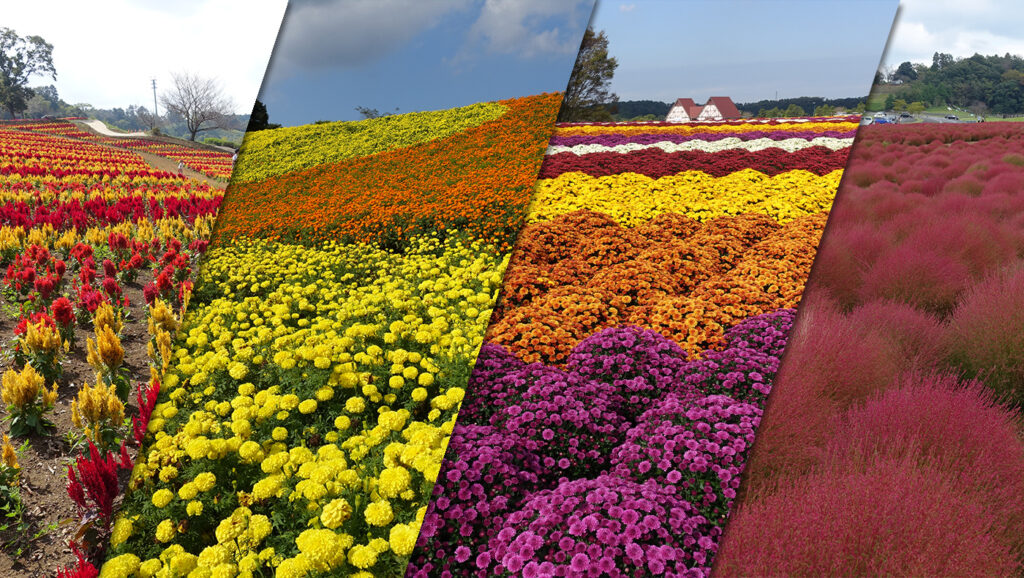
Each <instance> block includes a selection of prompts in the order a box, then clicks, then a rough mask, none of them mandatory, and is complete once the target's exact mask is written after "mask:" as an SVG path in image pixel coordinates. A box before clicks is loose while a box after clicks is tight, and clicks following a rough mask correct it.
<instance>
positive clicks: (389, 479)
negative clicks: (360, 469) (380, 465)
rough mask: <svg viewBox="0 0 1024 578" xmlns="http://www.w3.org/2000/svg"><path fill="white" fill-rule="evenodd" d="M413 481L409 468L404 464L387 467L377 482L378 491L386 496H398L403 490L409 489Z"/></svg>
mask: <svg viewBox="0 0 1024 578" xmlns="http://www.w3.org/2000/svg"><path fill="white" fill-rule="evenodd" d="M411 482H412V476H411V475H410V474H409V470H407V469H405V468H403V467H402V466H395V467H392V468H386V469H385V470H384V471H382V472H381V473H380V479H379V480H378V482H377V491H379V492H380V495H382V496H384V497H385V498H397V497H398V496H399V495H400V494H401V493H402V492H404V491H405V490H406V489H408V487H409V484H410V483H411Z"/></svg>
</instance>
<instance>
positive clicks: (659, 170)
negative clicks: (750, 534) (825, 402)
mask: <svg viewBox="0 0 1024 578" xmlns="http://www.w3.org/2000/svg"><path fill="white" fill-rule="evenodd" d="M856 127H857V119H856V118H853V117H843V118H833V119H798V120H792V121H785V122H783V121H769V122H761V121H748V122H725V123H722V122H718V123H688V124H668V123H619V124H614V123H612V124H575V125H574V124H570V125H560V126H559V127H558V128H557V129H556V131H555V135H554V137H553V138H552V139H551V141H550V145H551V146H550V148H549V149H548V155H547V157H546V158H545V162H544V165H543V168H542V169H541V173H540V174H541V179H540V180H539V181H538V182H537V184H536V195H535V197H534V201H533V203H532V204H531V206H530V210H529V214H528V222H529V224H528V225H527V226H526V227H525V228H524V230H523V232H522V234H521V235H520V236H519V239H518V241H517V243H516V247H515V251H514V253H513V257H512V260H511V264H510V266H509V269H508V272H507V274H506V276H505V280H504V286H503V289H502V292H501V297H500V301H499V304H498V306H497V308H496V310H495V313H494V315H493V317H492V320H491V325H490V327H489V328H488V330H487V334H486V343H485V344H484V346H483V348H482V350H481V354H480V358H479V360H478V362H477V365H476V368H475V369H474V371H473V374H472V375H471V377H470V381H469V386H468V388H467V393H466V399H465V401H464V403H463V408H462V411H461V414H460V416H459V421H458V424H457V425H456V426H455V428H454V430H453V433H452V436H451V442H450V445H449V451H448V454H447V457H446V460H445V463H444V466H443V467H442V468H441V470H440V474H439V478H438V483H437V484H436V485H435V486H434V491H433V492H434V493H433V499H432V500H431V503H430V507H429V508H428V510H427V513H426V516H425V518H424V520H423V522H422V532H421V533H420V537H419V541H418V547H417V550H416V552H415V553H414V554H413V556H412V560H411V563H410V565H409V569H408V574H407V575H410V576H417V577H419V576H424V577H425V576H487V575H492V574H496V575H513V576H598V575H600V576H630V577H632V576H661V575H664V576H704V575H706V574H707V573H708V571H709V568H710V566H711V563H712V560H713V558H714V556H715V552H716V550H717V548H718V542H719V538H720V536H721V534H722V530H723V526H724V524H725V520H726V518H727V516H728V513H729V508H730V505H731V503H732V501H733V499H734V498H735V497H736V495H737V489H738V487H739V483H740V474H741V473H742V471H743V467H744V463H745V459H746V454H747V451H748V450H749V448H750V446H751V444H752V443H753V441H754V433H755V430H756V428H757V426H758V423H759V422H760V419H761V414H762V407H763V405H764V402H765V398H766V396H767V395H768V393H769V392H770V391H771V387H772V381H773V377H774V374H775V372H776V370H777V369H778V365H779V357H780V355H781V353H782V349H783V347H784V346H785V343H786V340H787V336H788V333H789V329H790V326H791V325H792V321H793V310H792V308H793V307H795V306H796V304H797V302H798V301H799V300H800V297H801V295H802V292H803V287H804V282H805V280H806V277H807V275H808V273H809V270H810V265H811V262H812V261H813V259H814V255H815V249H816V247H817V244H818V240H819V238H820V236H821V233H822V229H823V228H824V224H825V220H826V217H827V213H828V211H829V208H830V207H831V203H832V198H833V195H834V194H835V189H836V186H837V185H838V183H839V179H840V176H841V174H842V167H843V166H844V164H845V159H846V155H847V153H848V150H849V146H850V144H851V142H852V140H853V135H854V131H855V129H856ZM771 143H774V144H775V145H777V146H771Z"/></svg>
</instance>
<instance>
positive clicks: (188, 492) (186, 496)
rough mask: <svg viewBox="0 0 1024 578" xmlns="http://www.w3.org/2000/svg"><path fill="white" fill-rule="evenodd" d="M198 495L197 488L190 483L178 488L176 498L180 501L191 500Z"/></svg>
mask: <svg viewBox="0 0 1024 578" xmlns="http://www.w3.org/2000/svg"><path fill="white" fill-rule="evenodd" d="M197 495H199V488H197V487H196V485H195V484H194V483H192V482H185V483H184V484H182V485H181V487H180V488H178V497H179V498H181V499H182V500H191V499H192V498H194V497H196V496H197Z"/></svg>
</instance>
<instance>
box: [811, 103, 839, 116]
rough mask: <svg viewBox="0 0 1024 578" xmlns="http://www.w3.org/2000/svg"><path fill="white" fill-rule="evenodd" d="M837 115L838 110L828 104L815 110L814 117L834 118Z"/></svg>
mask: <svg viewBox="0 0 1024 578" xmlns="http://www.w3.org/2000/svg"><path fill="white" fill-rule="evenodd" d="M835 113H836V109H835V108H833V107H832V106H831V105H828V104H823V105H821V106H818V107H816V108H815V109H814V116H832V115H833V114H835Z"/></svg>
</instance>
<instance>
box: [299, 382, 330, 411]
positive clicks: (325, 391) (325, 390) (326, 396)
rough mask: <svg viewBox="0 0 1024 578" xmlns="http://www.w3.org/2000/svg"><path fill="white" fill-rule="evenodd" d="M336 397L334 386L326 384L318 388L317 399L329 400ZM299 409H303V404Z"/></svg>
mask: <svg viewBox="0 0 1024 578" xmlns="http://www.w3.org/2000/svg"><path fill="white" fill-rule="evenodd" d="M333 398H334V388H332V387H328V386H324V387H321V388H320V389H318V390H316V399H317V401H328V400H330V399H333ZM299 411H302V406H301V405H300V406H299Z"/></svg>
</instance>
